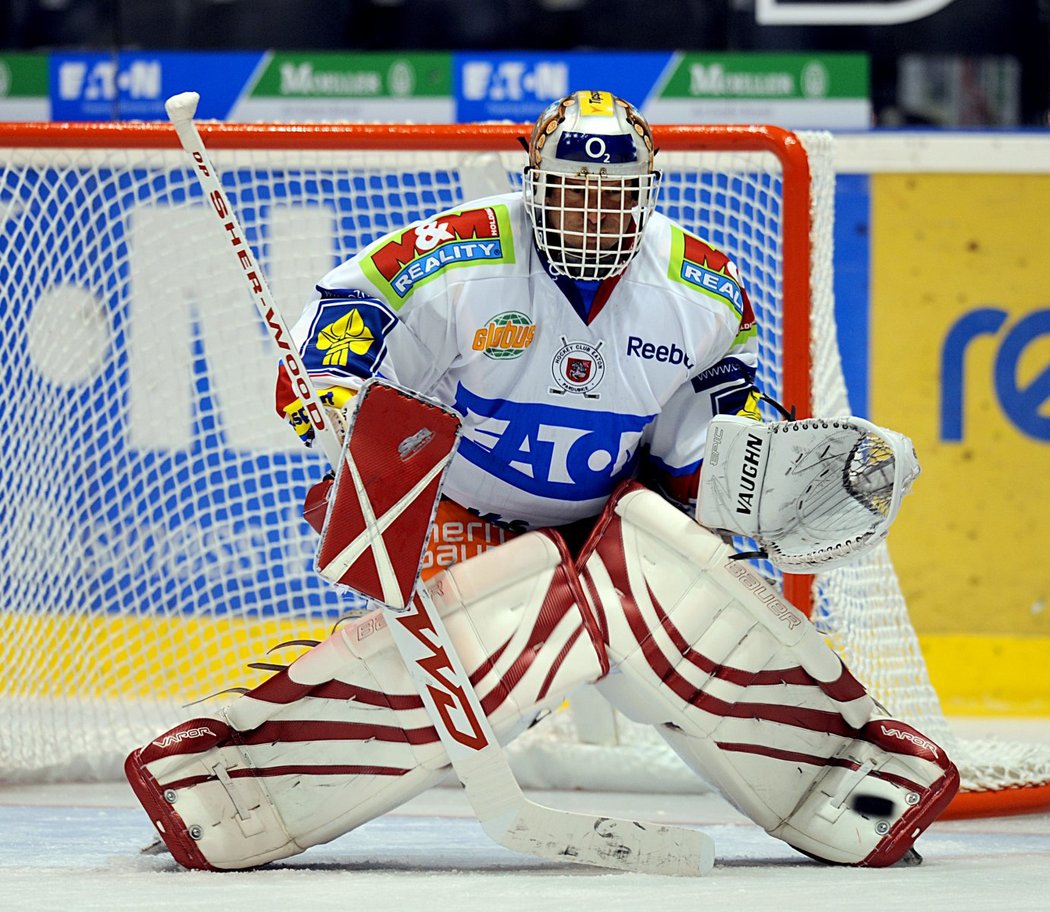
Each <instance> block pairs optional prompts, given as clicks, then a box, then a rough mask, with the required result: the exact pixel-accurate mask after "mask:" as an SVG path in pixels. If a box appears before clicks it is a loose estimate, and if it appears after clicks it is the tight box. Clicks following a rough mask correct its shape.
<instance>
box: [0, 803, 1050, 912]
mask: <svg viewBox="0 0 1050 912" xmlns="http://www.w3.org/2000/svg"><path fill="white" fill-rule="evenodd" d="M533 797H534V798H535V799H536V800H539V801H542V802H543V803H546V804H549V805H552V806H560V807H567V808H568V807H571V808H573V809H577V810H590V811H604V812H607V813H611V814H618V815H626V816H635V817H638V818H647V819H651V820H656V821H661V822H676V823H685V824H689V825H696V826H699V827H702V828H703V829H704V830H706V831H707V832H709V833H710V834H711V835H712V836H713V838H714V840H715V845H716V851H717V862H716V865H715V869H714V871H713V872H712V874H711V875H710V876H708V877H704V878H671V877H651V876H645V875H640V874H622V873H618V872H606V871H600V870H597V869H592V868H583V867H578V866H575V865H569V864H553V863H550V862H547V861H543V860H540V859H535V858H531V857H527V856H521V855H517V854H515V853H512V852H510V851H508V850H506V849H503V848H502V847H500V846H498V845H496V844H494V843H493V842H491V841H490V840H489V839H488V837H487V836H486V835H485V834H484V833H483V832H482V830H481V828H480V827H479V825H478V824H477V822H476V821H475V820H474V819H473V817H472V816H471V815H470V810H469V807H468V806H467V804H466V801H465V800H464V797H463V794H462V791H461V790H459V789H458V788H451V787H450V788H440V789H434V790H432V791H431V792H430V793H428V794H426V795H423V796H420V797H419V798H417V799H415V800H414V801H412V802H410V803H409V804H407V805H405V806H404V807H403V808H401V809H400V810H399V811H397V812H396V813H393V814H389V815H387V816H386V817H384V818H381V819H379V820H376V821H373V822H371V823H369V824H366V825H365V826H363V827H360V828H359V829H358V830H356V831H355V832H353V833H350V834H348V835H346V836H344V837H342V838H341V839H338V840H336V841H335V842H332V843H330V844H328V845H326V846H318V847H315V848H313V849H311V850H309V851H308V852H306V853H304V854H303V855H301V856H299V857H297V858H295V859H290V860H288V861H286V862H284V863H278V864H274V865H272V866H270V867H269V868H266V869H263V870H258V871H249V872H239V873H223V874H215V873H203V872H196V871H185V870H182V869H181V868H179V867H178V866H177V865H176V864H175V863H174V861H173V860H172V859H171V857H170V856H168V855H160V856H149V855H142V854H140V851H139V850H140V849H141V848H142V847H143V846H145V845H146V844H148V843H149V842H150V841H151V840H152V837H153V830H152V827H151V826H150V823H149V821H148V820H147V818H146V815H145V813H144V812H143V811H142V810H141V808H139V807H138V805H137V803H136V802H135V799H134V797H133V796H132V794H131V791H130V789H128V788H127V787H126V786H124V785H122V784H101V785H100V784H92V785H50V786H11V787H0V909H2V910H17V912H21V910H34V912H35V910H52V909H53V910H62V912H68V910H83V912H96V910H97V912H119V910H131V909H134V910H140V912H145V910H148V912H153V910H165V909H179V910H209V912H227V910H241V909H244V910H251V912H268V910H280V912H292V910H305V912H315V910H327V909H333V910H334V909H346V910H361V912H382V910H386V909H391V910H398V912H468V910H474V909H478V910H482V909H483V910H487V912H488V910H492V912H516V910H528V912H544V910H552V912H553V910H557V912H588V910H591V909H594V910H600V912H611V910H619V909H624V910H626V909H630V910H632V912H664V910H667V912H676V910H683V912H686V910H693V912H708V910H716V909H717V910H728V912H749V910H761V912H793V910H799V912H823V910H836V912H839V910H847V912H868V910H870V912H894V910H902V912H903V910H908V912H915V910H921V912H939V910H944V912H948V910H951V912H969V910H982V912H985V910H1002V912H1027V910H1032V912H1036V910H1038V912H1048V910H1050V815H1040V816H1027V817H1013V818H1002V819H992V820H971V821H945V822H942V823H937V824H935V825H934V826H933V827H932V828H931V829H930V830H929V832H927V833H926V834H925V835H924V836H923V837H922V838H921V839H920V841H919V843H918V847H919V849H920V851H921V853H922V854H923V856H924V858H925V861H924V863H923V864H922V865H920V866H918V867H896V868H891V869H883V870H858V869H851V868H837V867H828V866H824V865H821V864H818V863H817V862H813V861H810V860H808V859H806V858H804V857H802V856H800V855H798V854H797V853H795V852H794V851H793V850H792V849H790V848H788V847H787V846H785V845H783V844H782V843H780V842H778V841H777V840H774V839H772V838H770V837H769V836H767V835H766V834H765V833H763V832H762V831H761V830H760V829H758V828H757V827H756V826H754V825H753V824H751V823H750V822H749V821H747V820H746V819H745V818H743V817H742V816H741V815H740V814H738V813H737V812H736V811H734V810H733V809H732V808H731V807H729V805H728V804H726V803H725V802H724V801H722V799H721V798H718V797H717V796H714V795H687V796H675V795H657V796H653V795H625V794H613V793H606V794H597V793H581V792H557V793H534V794H533Z"/></svg>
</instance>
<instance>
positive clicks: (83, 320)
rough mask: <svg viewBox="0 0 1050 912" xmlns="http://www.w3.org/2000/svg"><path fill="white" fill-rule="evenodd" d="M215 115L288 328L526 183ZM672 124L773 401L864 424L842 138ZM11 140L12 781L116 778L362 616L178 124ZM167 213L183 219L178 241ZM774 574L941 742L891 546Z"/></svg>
mask: <svg viewBox="0 0 1050 912" xmlns="http://www.w3.org/2000/svg"><path fill="white" fill-rule="evenodd" d="M200 129H201V133H202V135H203V138H204V141H205V143H206V144H207V146H208V148H209V150H210V152H211V154H212V157H213V159H214V160H215V163H216V166H217V168H218V169H219V171H220V172H221V173H222V174H223V176H224V186H225V187H226V189H227V192H228V194H229V195H230V197H231V199H232V202H233V204H234V205H235V206H236V207H237V208H238V214H239V216H240V218H241V220H242V222H243V223H244V226H245V229H246V232H247V234H248V240H249V242H250V243H252V244H253V246H254V247H255V249H256V252H257V254H258V256H259V259H260V261H261V262H262V264H263V267H264V268H265V269H267V272H268V274H269V275H270V278H271V285H272V286H273V288H274V292H275V294H276V296H277V300H278V303H279V304H281V305H283V306H284V307H285V309H286V314H287V318H288V319H289V320H290V321H291V320H293V319H294V317H295V315H296V309H297V308H298V307H299V306H300V304H301V303H302V301H304V300H305V298H306V296H307V294H308V291H309V289H310V288H311V287H312V283H313V282H314V281H315V280H316V279H317V278H318V277H319V276H320V275H322V274H323V273H324V272H325V271H327V268H330V266H331V265H334V263H335V262H337V261H338V260H339V259H341V258H343V257H345V256H348V255H350V254H352V253H354V252H356V250H357V249H359V248H360V247H361V246H363V244H364V243H367V242H368V241H369V240H371V239H374V238H375V237H376V236H378V235H380V234H382V233H384V232H385V231H388V230H392V229H394V228H397V227H398V226H399V225H401V224H404V223H405V222H407V221H409V220H411V219H414V218H418V217H421V216H423V215H426V214H429V213H431V212H434V211H439V210H440V209H444V208H450V207H451V206H453V205H455V204H456V203H458V202H460V201H462V200H463V199H465V198H470V197H471V196H474V195H480V194H477V193H474V192H472V191H473V190H475V189H476V188H478V187H485V188H486V189H489V190H491V189H492V188H493V186H494V185H499V184H500V182H501V181H502V183H503V189H506V190H509V189H512V187H513V186H514V175H515V174H517V175H520V171H521V168H522V167H523V166H524V164H525V156H524V153H523V150H522V147H521V144H520V142H519V137H521V136H523V135H525V134H526V133H527V129H528V128H527V127H524V126H521V125H489V124H486V125H474V124H471V125H439V126H433V125H382V124H376V125H335V124H332V125H313V124H244V125H235V124H208V123H205V124H201V125H200ZM654 138H655V141H656V145H657V147H658V149H659V150H660V151H659V154H658V156H657V163H658V166H659V167H660V168H661V169H662V170H663V171H664V180H663V186H662V188H661V201H660V206H661V207H662V208H664V209H665V211H668V214H670V215H672V217H674V218H676V219H677V220H678V221H680V222H682V223H683V224H684V225H685V226H686V227H687V228H688V229H690V230H693V231H695V232H697V233H700V234H703V235H706V236H708V237H710V239H711V240H712V241H713V242H714V243H715V245H716V246H719V247H721V248H722V249H724V250H725V251H726V252H727V253H729V254H730V255H731V256H732V257H733V258H734V259H736V260H737V262H738V264H739V265H740V267H741V270H742V274H743V277H744V281H745V284H746V285H747V287H748V289H749V292H750V294H751V296H752V299H753V301H755V303H756V310H757V315H758V320H759V325H760V344H761V347H762V358H763V361H764V362H765V363H766V364H767V365H768V366H767V367H766V368H764V371H765V373H763V374H760V383H761V385H762V387H763V388H764V389H765V390H766V391H768V392H769V393H770V394H771V395H774V396H775V397H776V398H778V399H779V400H780V401H782V402H783V403H784V404H786V405H788V406H792V405H793V406H795V407H796V408H797V410H798V413H799V415H800V416H804V415H806V414H810V413H819V414H834V413H836V412H839V413H842V412H843V411H848V401H847V397H846V390H845V386H844V383H843V381H842V376H841V367H840V365H839V363H838V352H837V342H836V339H835V324H834V314H833V307H832V304H833V300H832V289H831V274H832V266H831V227H832V222H833V205H834V202H833V188H834V172H833V164H832V141H831V137H830V136H829V135H828V134H817V133H812V134H809V133H807V134H796V133H792V132H789V131H786V130H783V129H780V128H777V127H769V126H657V127H655V128H654ZM0 155H2V156H3V162H2V163H0V164H2V172H0V213H2V215H3V217H4V219H5V231H4V232H3V233H2V239H0V280H2V283H3V289H2V290H3V300H4V301H5V307H6V323H7V327H8V332H7V335H6V338H7V341H5V342H0V364H2V365H3V374H4V380H3V383H4V395H3V397H2V402H4V403H6V405H5V406H0V408H3V409H5V411H3V412H2V416H3V420H4V421H5V423H7V426H9V427H12V426H14V424H12V422H18V431H17V433H15V434H12V435H11V436H10V438H9V439H7V440H6V442H5V443H4V446H3V452H2V453H0V457H2V459H0V497H3V498H5V499H7V500H8V501H9V502H10V503H11V506H10V507H9V509H8V517H7V519H8V522H7V523H6V524H5V525H4V526H3V528H2V529H0V534H3V535H4V536H5V543H4V545H5V548H4V550H5V553H8V554H10V555H11V560H10V561H8V564H7V566H6V567H5V568H4V570H3V571H0V572H2V573H3V575H4V579H3V582H4V586H3V591H4V593H5V595H4V602H3V603H2V605H0V621H2V624H3V636H2V642H0V661H2V663H3V665H4V667H5V671H6V672H7V674H6V677H5V680H4V682H3V683H2V684H0V727H3V729H4V730H5V731H8V732H10V733H11V737H9V738H5V739H3V743H0V778H9V779H20V778H24V779H29V778H78V777H79V778H83V777H84V776H85V775H87V776H89V777H91V776H108V775H110V774H111V773H112V771H114V770H118V769H119V762H120V760H121V759H122V757H123V755H124V753H126V751H127V750H129V749H130V748H131V747H134V746H137V745H139V744H141V743H143V741H144V740H147V739H148V738H149V737H151V736H152V735H153V734H155V733H156V732H157V731H160V730H163V729H164V728H167V727H170V726H171V725H172V724H175V723H176V722H177V721H180V720H181V718H182V715H183V713H184V710H183V706H182V704H184V703H185V702H187V701H188V700H195V699H203V698H206V697H208V696H209V695H210V694H213V693H216V692H218V691H222V690H224V689H226V688H230V687H234V686H252V685H253V684H254V683H258V681H259V680H261V677H262V676H265V674H267V673H268V672H269V670H270V669H272V668H273V667H279V666H280V665H281V664H286V663H287V661H289V660H290V659H292V658H294V657H295V655H296V654H297V653H296V650H297V649H298V650H301V649H302V648H305V647H304V646H303V645H302V644H303V643H304V642H308V641H309V640H310V639H311V638H312V639H318V638H321V637H323V636H324V635H325V633H326V632H327V630H328V629H330V627H331V625H332V624H333V623H337V621H338V618H339V616H340V615H341V614H343V613H344V612H345V610H347V608H348V607H351V606H347V605H346V604H345V602H341V601H340V600H339V599H338V598H335V597H333V596H332V594H331V593H330V592H328V591H326V590H325V589H324V588H323V584H322V583H321V581H319V580H318V579H317V578H316V575H315V574H313V572H312V569H311V560H312V551H313V547H314V541H313V539H312V537H310V536H309V535H308V533H306V532H305V531H303V530H301V529H300V528H299V526H298V525H297V523H298V521H299V519H298V514H297V510H298V503H299V500H300V499H301V494H302V489H303V488H304V487H305V485H306V483H307V482H308V481H309V480H310V479H311V478H312V476H313V475H314V474H316V473H317V472H318V468H319V464H320V457H319V455H318V454H312V453H309V452H307V451H302V449H301V448H300V447H299V446H298V444H297V443H296V441H295V440H294V435H291V433H290V432H288V431H287V429H286V428H284V427H281V426H280V422H279V421H278V420H277V419H276V417H275V416H274V415H273V414H272V407H271V406H270V403H269V401H268V397H269V395H270V390H271V387H270V385H269V384H270V377H271V374H272V360H273V359H272V352H269V351H268V349H267V348H266V345H265V339H264V338H263V335H262V333H261V332H260V331H258V326H257V325H256V324H255V323H253V322H252V321H253V320H257V318H256V317H255V316H254V312H253V310H252V308H251V304H250V302H249V301H243V302H242V301H240V300H239V298H240V297H245V295H244V293H243V290H242V289H241V286H240V285H239V284H238V277H237V276H233V277H232V280H229V281H228V279H230V277H229V276H228V275H227V274H226V273H225V272H224V267H223V266H222V265H220V264H219V263H218V261H217V260H215V259H214V258H213V257H212V256H211V251H210V250H209V247H210V246H212V245H213V243H214V242H215V241H216V240H217V238H215V237H214V235H213V234H211V233H210V232H211V231H212V228H211V227H209V224H210V223H207V222H206V220H205V219H204V218H203V217H202V216H203V203H202V200H201V198H200V195H199V190H198V189H196V186H195V179H194V178H193V176H192V174H190V173H189V172H188V168H187V166H186V163H185V160H184V157H183V156H184V153H182V151H181V149H180V147H179V144H178V140H177V138H176V136H175V133H174V130H173V129H172V128H171V127H170V125H168V124H160V123H104V124H37V123H34V124H2V125H0ZM174 219H178V220H180V225H181V226H182V227H183V228H189V229H190V230H183V231H178V232H176V231H174V230H172V231H170V232H168V231H166V226H170V225H171V224H173V221H172V220H174ZM187 236H189V237H196V238H197V242H196V243H195V244H194V245H192V246H190V245H188V244H187V243H186V242H185V241H182V240H179V238H184V237H187ZM219 259H220V260H221V259H222V258H221V257H220V258H219ZM242 305H243V306H242ZM904 430H906V429H904ZM41 568H42V569H41ZM770 572H772V571H771V570H770ZM783 584H784V589H785V592H786V594H787V595H788V597H789V598H790V599H791V600H792V601H793V602H794V603H795V604H796V605H798V606H799V607H800V608H802V609H803V610H805V611H806V612H807V613H809V614H811V616H812V617H813V618H814V621H815V622H816V623H817V624H818V626H820V627H821V629H822V630H823V631H824V632H825V633H826V634H827V636H828V637H829V639H831V640H832V641H833V642H834V643H835V645H836V646H837V647H838V648H839V649H840V651H841V652H842V654H843V656H844V658H845V659H846V661H847V662H848V663H849V664H850V666H851V667H852V668H853V669H854V671H855V672H857V674H858V676H859V677H861V679H862V680H865V681H866V682H867V683H868V684H869V686H870V687H871V689H872V690H873V692H874V693H875V695H876V696H877V697H878V698H879V699H880V700H881V701H882V702H883V703H885V704H886V705H888V706H890V707H891V708H892V709H893V711H894V712H895V713H896V714H897V715H898V716H900V717H901V718H904V719H907V720H908V721H912V722H914V723H915V724H916V725H918V726H919V727H920V728H922V729H923V730H924V731H926V732H927V733H928V734H930V735H931V736H932V737H934V738H935V739H938V740H942V741H944V740H946V739H948V738H951V735H950V733H948V732H947V730H946V726H945V723H944V720H943V717H942V716H941V715H940V709H939V705H938V703H937V699H936V694H935V693H934V692H933V690H932V687H931V686H930V684H929V681H928V678H927V677H926V672H925V665H924V663H923V661H922V656H921V653H920V652H919V650H918V645H917V640H916V638H915V635H914V631H913V630H912V628H911V625H910V622H909V621H908V618H907V610H906V607H905V606H904V603H903V599H902V598H901V597H900V594H899V588H898V587H897V582H896V577H895V575H894V574H893V570H892V565H891V564H890V563H889V559H888V556H887V555H886V554H885V552H884V550H883V551H880V552H879V554H877V555H876V556H875V557H873V558H872V559H870V560H869V561H867V562H866V563H865V565H864V566H863V567H860V568H858V569H855V570H854V569H850V568H846V569H845V570H844V571H843V572H839V571H833V572H832V573H829V574H824V575H823V577H822V578H818V579H814V578H812V577H787V578H785V579H784V581H783ZM282 644H283V645H282ZM272 647H278V648H277V651H276V652H275V653H273V654H271V655H270V658H268V659H267V658H266V655H267V650H270V649H271V648H272ZM246 667H247V668H248V669H249V670H248V671H245V668H246ZM931 726H932V727H931ZM989 756H990V759H989V760H988V761H984V760H978V761H977V767H978V769H977V771H976V772H975V773H974V775H973V777H972V780H971V783H972V787H971V788H970V789H969V793H970V794H974V795H977V794H980V795H1000V796H1001V795H1003V794H1004V793H1010V795H1011V796H1012V798H1011V799H1010V800H1013V801H1016V799H1017V797H1018V796H1020V795H1025V796H1029V797H1030V796H1035V795H1037V794H1039V795H1041V797H1040V800H1041V801H1042V802H1043V803H1044V805H1045V804H1047V803H1050V786H1048V785H1047V782H1048V781H1050V773H1048V772H1047V770H1048V769H1050V763H1047V762H1046V761H1045V759H1043V758H1042V757H1040V758H1039V760H1038V763H1037V764H1036V769H1035V771H1034V772H1029V771H1028V770H1027V769H1025V770H1024V771H1020V772H1014V769H1015V766H1016V764H1014V763H1013V761H1009V760H1008V761H1007V763H1006V765H1007V766H1008V767H1009V768H1010V772H1008V773H1007V775H1006V776H1005V777H1004V776H1002V775H1000V774H998V773H994V772H993V774H992V775H991V778H989V775H987V774H986V772H984V770H985V768H986V767H991V768H995V767H998V766H1001V765H1003V764H1002V763H1001V761H1002V754H1001V752H996V750H995V749H993V752H992V753H991V754H990V755H989ZM1025 762H1027V761H1025ZM1040 764H1041V765H1040ZM1040 777H1041V778H1040ZM965 780H966V773H965V771H964V781H965ZM981 800H985V799H981ZM1003 802H1004V799H1003V798H1001V797H1000V798H995V799H992V803H991V804H990V805H989V806H995V807H1002V806H1003ZM980 812H984V811H980Z"/></svg>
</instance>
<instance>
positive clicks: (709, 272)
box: [667, 226, 746, 320]
mask: <svg viewBox="0 0 1050 912" xmlns="http://www.w3.org/2000/svg"><path fill="white" fill-rule="evenodd" d="M667 276H668V278H670V279H671V280H672V281H674V282H681V283H682V284H683V285H687V286H689V287H690V288H692V289H693V290H694V291H698V292H700V293H701V294H704V295H706V296H707V297H709V298H712V299H713V300H715V301H720V302H721V303H722V304H724V305H725V306H726V307H728V308H729V309H730V310H731V311H732V312H733V313H734V315H735V316H736V318H737V319H738V320H739V319H741V318H742V317H743V315H744V307H745V301H746V296H745V295H744V289H743V288H742V287H741V284H740V280H739V279H738V278H737V277H736V270H735V269H733V268H732V264H731V262H730V260H729V257H727V256H726V255H725V254H724V253H722V251H721V250H718V249H716V248H714V247H712V246H711V245H710V244H707V243H705V242H704V241H702V240H700V238H698V237H694V236H693V235H691V234H687V233H686V232H685V231H683V230H682V229H681V228H679V227H677V226H672V228H671V260H670V262H669V263H668V266H667Z"/></svg>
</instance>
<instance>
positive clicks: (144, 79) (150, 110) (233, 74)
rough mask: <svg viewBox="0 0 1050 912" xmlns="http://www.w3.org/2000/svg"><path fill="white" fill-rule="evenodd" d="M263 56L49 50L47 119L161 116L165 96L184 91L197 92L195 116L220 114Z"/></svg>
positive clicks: (250, 78)
mask: <svg viewBox="0 0 1050 912" xmlns="http://www.w3.org/2000/svg"><path fill="white" fill-rule="evenodd" d="M263 60H264V55H263V54H261V53H259V52H258V51H251V52H243V53H238V52H222V53H214V54H213V53H199V52H195V53H179V52H162V51H125V52H120V53H118V54H105V53H68V54H67V53H56V54H52V55H51V57H50V65H49V83H50V91H51V119H52V120H72V121H92V120H166V119H167V115H166V114H165V113H164V100H165V99H166V98H168V97H170V96H172V95H175V94H177V93H179V92H187V91H194V92H200V95H201V104H200V108H199V109H198V112H197V114H198V116H199V117H201V118H205V119H211V118H215V119H223V118H225V117H226V115H227V114H228V113H229V111H230V110H231V108H232V107H233V105H234V103H235V102H236V100H237V98H238V97H239V96H240V94H241V92H242V91H243V90H244V87H245V86H246V85H248V84H249V83H251V82H252V81H253V80H254V74H255V72H256V70H257V69H258V67H259V66H260V65H261V63H262V61H263Z"/></svg>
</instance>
